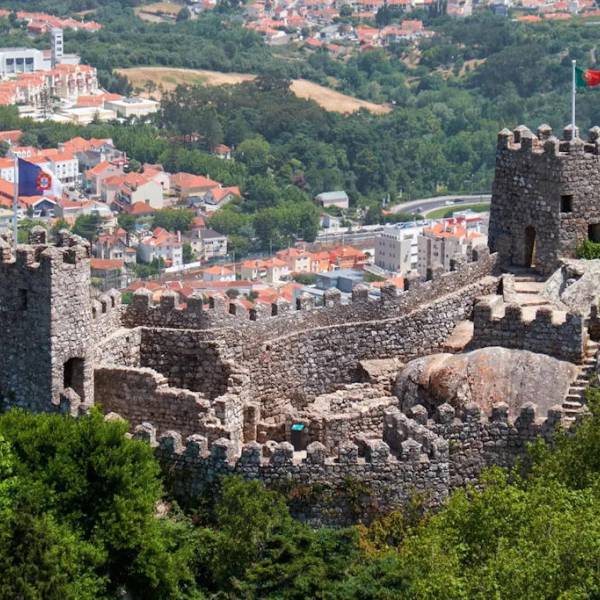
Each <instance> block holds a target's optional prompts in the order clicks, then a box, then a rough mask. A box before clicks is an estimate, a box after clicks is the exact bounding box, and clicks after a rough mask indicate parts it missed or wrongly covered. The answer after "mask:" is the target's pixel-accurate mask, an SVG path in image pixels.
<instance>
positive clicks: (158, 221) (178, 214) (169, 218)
mask: <svg viewBox="0 0 600 600" xmlns="http://www.w3.org/2000/svg"><path fill="white" fill-rule="evenodd" d="M193 220H194V211H192V210H189V209H187V208H163V209H161V210H157V211H156V212H155V213H154V217H153V219H152V226H153V227H162V228H163V229H166V230H167V231H171V232H173V233H175V232H177V231H181V232H182V233H183V232H185V231H188V230H189V228H190V226H191V224H192V221H193Z"/></svg>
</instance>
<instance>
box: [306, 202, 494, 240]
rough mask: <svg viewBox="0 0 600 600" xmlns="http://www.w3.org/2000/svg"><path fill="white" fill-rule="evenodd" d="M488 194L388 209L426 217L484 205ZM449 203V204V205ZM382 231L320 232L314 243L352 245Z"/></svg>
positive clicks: (378, 228) (374, 227) (377, 227)
mask: <svg viewBox="0 0 600 600" xmlns="http://www.w3.org/2000/svg"><path fill="white" fill-rule="evenodd" d="M490 200H491V196H490V194H475V195H465V194H460V195H455V196H436V197H435V198H421V199H420V200H412V201H411V202H404V203H403V204H398V205H397V206H394V207H392V208H390V209H389V210H390V211H391V212H395V213H396V212H408V213H412V212H414V213H420V214H422V215H424V216H426V213H427V212H429V211H432V210H435V209H436V208H442V207H448V210H450V209H451V208H458V207H460V206H461V205H467V204H484V203H486V202H490ZM449 203H451V204H449ZM382 229H383V226H382V225H368V226H366V227H362V228H361V229H359V230H358V231H357V230H354V231H350V232H348V231H347V230H346V229H344V230H343V231H339V230H338V231H335V232H328V233H325V232H324V231H321V232H320V233H319V235H318V236H317V239H316V240H315V241H316V242H319V243H322V244H326V243H338V242H341V241H342V240H343V241H344V242H345V243H348V244H352V243H353V242H363V241H366V240H369V239H371V238H375V237H376V236H377V234H378V232H380V231H381V230H382Z"/></svg>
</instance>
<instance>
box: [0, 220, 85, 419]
mask: <svg viewBox="0 0 600 600" xmlns="http://www.w3.org/2000/svg"><path fill="white" fill-rule="evenodd" d="M30 242H31V244H29V245H19V246H18V248H17V252H16V256H14V254H13V252H12V249H11V246H10V244H9V243H8V242H7V241H5V240H4V239H0V347H1V348H2V350H1V352H0V399H2V401H3V403H4V404H5V405H8V406H13V405H16V406H23V407H27V408H29V409H32V410H35V411H51V410H56V409H58V408H59V407H60V406H61V402H62V403H63V406H69V405H70V408H71V410H74V409H75V408H76V407H77V406H79V405H80V404H81V403H83V404H84V405H89V404H91V403H92V402H93V352H94V346H93V343H91V342H92V341H93V331H94V324H93V322H92V321H93V315H92V312H93V303H92V300H91V298H90V287H89V285H90V260H89V257H90V248H89V244H88V243H87V242H86V241H85V240H82V239H81V238H78V237H76V236H71V235H69V234H68V233H66V232H64V233H62V232H61V234H59V240H58V243H57V244H56V245H55V246H53V245H48V244H47V243H46V231H45V230H44V229H43V228H34V230H32V235H31V238H30Z"/></svg>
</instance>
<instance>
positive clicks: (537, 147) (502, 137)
mask: <svg viewBox="0 0 600 600" xmlns="http://www.w3.org/2000/svg"><path fill="white" fill-rule="evenodd" d="M497 149H498V152H503V151H509V152H521V153H529V154H533V155H544V156H546V157H558V158H561V157H567V156H583V157H587V158H592V157H594V156H598V155H600V127H592V128H591V129H590V130H589V132H588V139H587V140H583V139H581V138H580V137H579V130H578V129H577V130H573V127H572V126H571V125H568V126H567V127H565V128H564V129H563V134H562V138H560V139H559V138H557V137H555V136H554V135H553V132H552V128H551V127H550V126H549V125H540V126H539V127H538V129H537V132H536V133H533V132H532V131H531V130H530V129H528V128H527V127H525V126H524V125H520V126H519V127H517V128H516V129H514V130H513V131H510V130H509V129H503V130H502V131H500V133H499V134H498V144H497Z"/></svg>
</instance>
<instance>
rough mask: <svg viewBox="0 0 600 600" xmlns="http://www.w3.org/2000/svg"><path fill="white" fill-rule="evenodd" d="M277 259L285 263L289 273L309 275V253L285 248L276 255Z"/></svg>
mask: <svg viewBox="0 0 600 600" xmlns="http://www.w3.org/2000/svg"><path fill="white" fill-rule="evenodd" d="M276 256H277V258H279V259H280V260H283V261H285V263H286V264H287V266H288V269H289V272H290V273H310V272H311V263H312V261H311V255H310V252H306V251H304V250H299V249H298V248H287V249H286V250H279V252H277V253H276Z"/></svg>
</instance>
